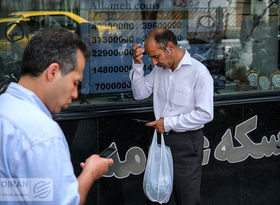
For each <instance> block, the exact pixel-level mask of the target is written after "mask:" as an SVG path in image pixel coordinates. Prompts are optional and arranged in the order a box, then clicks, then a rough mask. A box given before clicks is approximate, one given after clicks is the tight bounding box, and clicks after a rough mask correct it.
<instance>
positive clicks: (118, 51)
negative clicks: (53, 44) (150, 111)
mask: <svg viewBox="0 0 280 205" xmlns="http://www.w3.org/2000/svg"><path fill="white" fill-rule="evenodd" d="M26 2H29V1H28V0H26ZM50 2H52V3H49V6H51V5H54V4H53V2H56V1H55V0H53V1H50ZM70 2H72V1H70ZM73 2H74V0H73ZM27 5H29V4H27ZM69 5H71V4H69ZM37 6H39V5H37ZM2 8H3V7H1V9H2ZM30 8H31V6H30ZM30 8H25V10H30ZM56 9H57V8H56ZM59 9H60V10H63V9H65V10H67V9H69V8H59ZM39 10H40V9H39ZM41 10H44V9H43V8H41ZM51 10H52V9H50V11H51ZM53 10H55V8H54V9H53ZM53 10H52V11H53ZM73 10H74V9H73ZM44 11H45V10H44ZM76 11H78V12H76V13H79V16H80V17H82V18H83V19H85V20H87V21H88V22H89V23H88V24H87V25H85V26H82V27H79V23H78V22H77V21H76V20H75V19H74V18H71V17H69V16H66V15H58V14H57V15H47V14H44V16H43V15H42V16H29V20H28V21H26V22H25V23H27V24H28V25H29V28H30V29H29V30H30V35H31V36H29V37H32V33H36V32H37V31H39V30H41V29H42V28H43V29H44V28H49V27H54V26H62V27H65V28H67V29H70V30H73V31H76V32H79V34H80V35H81V36H82V37H83V38H84V39H85V40H86V41H87V42H89V44H90V48H91V54H92V56H91V58H90V60H89V62H88V63H87V65H86V69H85V73H84V80H83V82H82V85H81V88H80V98H79V100H78V101H76V102H74V103H73V105H72V106H79V107H83V106H88V105H89V106H91V105H93V106H106V105H110V106H114V105H128V106H130V105H137V104H141V103H143V101H140V102H139V101H135V100H134V99H133V97H132V93H131V84H130V81H129V78H128V75H129V71H130V70H131V62H132V48H133V45H134V44H135V43H143V42H144V40H145V38H146V36H147V34H148V32H149V31H150V30H151V29H153V28H155V27H164V28H168V29H170V30H172V31H173V32H174V33H175V34H176V36H177V40H178V44H179V46H180V47H182V48H184V49H187V50H188V52H189V53H190V54H191V55H192V57H193V58H195V59H197V60H198V61H200V62H202V63H203V64H205V65H206V67H207V68H208V69H209V71H210V73H211V75H212V77H213V79H214V87H215V90H214V92H215V96H219V97H221V98H227V97H229V96H235V98H236V96H237V97H238V96H240V98H242V96H244V95H246V94H250V95H255V96H262V95H263V94H266V95H267V94H268V93H275V92H279V90H280V71H279V3H278V1H276V0H231V1H228V0H209V1H204V0H197V1H190V0H185V1H179V0H173V1H169V0H164V1H138V0H132V1H129V2H128V1H124V0H118V1H112V0H107V1H86V0H81V1H80V4H79V8H78V9H76ZM25 20H26V19H25ZM42 20H43V21H42ZM6 21H7V20H4V18H2V19H0V25H1V26H0V29H1V31H0V33H1V42H0V48H1V51H0V52H1V58H2V61H1V62H3V58H4V57H3V56H7V55H8V54H10V56H13V53H12V51H11V49H9V46H10V47H11V45H12V44H17V42H14V43H9V42H7V41H6V40H5V37H3V36H4V34H5V31H4V30H5V27H6V25H5V24H6ZM96 30H98V35H97V34H96ZM23 40H24V39H23ZM23 40H21V41H23ZM25 41H26V39H25ZM27 41H28V39H27ZM18 44H19V43H18ZM21 46H22V47H24V46H23V45H21ZM3 53H5V54H3ZM4 61H5V59H4ZM144 62H145V67H144V71H145V74H148V73H149V72H150V71H151V70H152V69H153V66H152V63H151V60H150V59H149V58H148V56H146V55H145V56H144ZM4 67H5V66H4ZM0 69H2V70H1V72H0V74H1V73H4V74H2V76H3V75H6V74H7V73H6V70H8V69H5V68H3V66H2V65H1V68H0ZM4 71H5V72H4ZM9 75H10V74H9ZM144 102H147V103H151V98H150V99H148V100H146V101H144Z"/></svg>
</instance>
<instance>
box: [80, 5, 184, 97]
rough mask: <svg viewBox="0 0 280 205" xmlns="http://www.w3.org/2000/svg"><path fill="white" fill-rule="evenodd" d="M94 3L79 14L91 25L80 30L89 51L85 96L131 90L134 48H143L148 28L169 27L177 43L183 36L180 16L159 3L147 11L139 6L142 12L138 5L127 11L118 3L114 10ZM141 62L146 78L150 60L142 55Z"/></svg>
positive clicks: (83, 89)
mask: <svg viewBox="0 0 280 205" xmlns="http://www.w3.org/2000/svg"><path fill="white" fill-rule="evenodd" d="M137 2H138V1H137ZM93 4H94V5H92V4H91V9H89V10H86V11H85V12H84V13H83V15H82V17H84V18H86V19H88V21H89V22H90V24H89V25H88V26H87V27H85V28H81V33H82V36H83V38H84V39H85V40H86V41H87V42H88V43H89V45H90V49H91V57H90V60H89V62H88V63H87V65H86V68H85V73H84V80H83V83H82V89H81V91H82V93H84V94H99V93H117V92H128V91H131V82H130V79H129V72H130V70H131V69H132V60H133V46H134V45H135V44H136V43H140V44H141V46H142V47H143V46H144V41H145V38H146V36H147V35H148V33H149V31H150V30H151V29H153V28H156V27H164V28H168V29H170V30H172V31H173V32H174V33H175V34H176V36H177V39H178V40H179V41H180V40H182V39H183V35H186V31H185V34H182V32H183V29H182V28H183V14H182V13H180V12H174V11H162V10H160V6H159V4H151V5H153V6H151V5H149V8H148V9H145V8H144V6H142V7H141V8H144V10H141V8H140V4H137V5H138V6H137V5H136V4H130V9H127V8H128V7H129V6H127V5H126V6H124V5H123V7H126V8H125V9H123V10H122V9H120V8H121V5H122V4H121V1H119V4H115V7H118V10H117V11H116V9H115V7H114V8H108V6H107V7H106V5H107V4H98V3H93ZM142 5H146V7H147V6H148V5H147V4H142ZM161 6H164V4H161ZM100 7H101V8H100ZM135 8H138V9H135ZM96 29H97V30H98V33H97V30H96ZM143 61H144V72H145V75H146V74H148V73H149V72H151V70H152V69H153V66H152V61H151V59H150V58H149V57H148V56H147V55H144V57H143Z"/></svg>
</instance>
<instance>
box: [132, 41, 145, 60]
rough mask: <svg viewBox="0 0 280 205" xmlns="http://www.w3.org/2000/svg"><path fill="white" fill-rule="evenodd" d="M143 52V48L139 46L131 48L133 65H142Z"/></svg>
mask: <svg viewBox="0 0 280 205" xmlns="http://www.w3.org/2000/svg"><path fill="white" fill-rule="evenodd" d="M144 52H145V48H141V44H140V43H138V44H135V45H134V47H133V61H134V63H135V64H142V63H143V60H142V58H143V53H144Z"/></svg>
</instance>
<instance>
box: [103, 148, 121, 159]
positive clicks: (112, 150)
mask: <svg viewBox="0 0 280 205" xmlns="http://www.w3.org/2000/svg"><path fill="white" fill-rule="evenodd" d="M116 152H117V149H115V148H113V147H107V148H106V149H105V150H103V151H102V152H101V153H100V157H104V158H111V157H112V156H113V155H114V154H115V153H116Z"/></svg>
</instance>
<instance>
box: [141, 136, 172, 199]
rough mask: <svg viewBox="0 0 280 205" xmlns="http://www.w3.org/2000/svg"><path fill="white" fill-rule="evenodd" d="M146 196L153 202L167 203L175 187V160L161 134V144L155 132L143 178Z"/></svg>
mask: <svg viewBox="0 0 280 205" xmlns="http://www.w3.org/2000/svg"><path fill="white" fill-rule="evenodd" d="M143 188H144V193H145V194H146V196H147V197H148V198H149V199H150V200H151V201H153V202H159V203H160V204H162V203H167V202H168V201H169V198H170V195H171V193H172V188H173V160H172V155H171V151H170V148H169V147H168V146H165V143H164V138H163V135H162V134H161V144H158V143H157V132H156V131H155V132H154V137H153V141H152V144H151V146H150V149H149V154H148V160H147V165H146V170H145V174H144V180H143Z"/></svg>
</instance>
